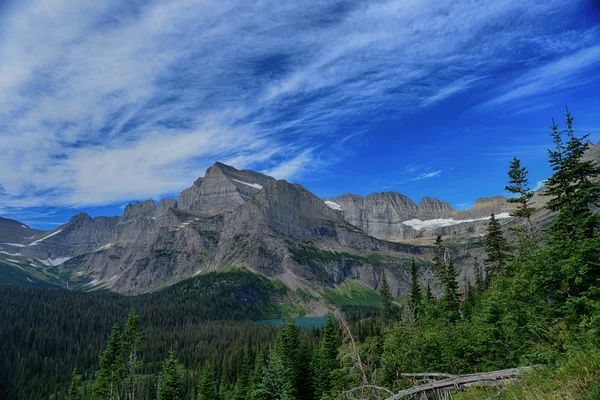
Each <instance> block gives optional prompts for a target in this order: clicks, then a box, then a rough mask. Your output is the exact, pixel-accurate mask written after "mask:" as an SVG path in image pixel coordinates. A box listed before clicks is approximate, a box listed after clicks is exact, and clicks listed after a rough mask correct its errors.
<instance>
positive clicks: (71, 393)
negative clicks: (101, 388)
mask: <svg viewBox="0 0 600 400" xmlns="http://www.w3.org/2000/svg"><path fill="white" fill-rule="evenodd" d="M65 400H81V396H80V395H79V375H77V368H74V369H73V377H72V378H71V386H69V390H68V391H67V396H66V397H65Z"/></svg>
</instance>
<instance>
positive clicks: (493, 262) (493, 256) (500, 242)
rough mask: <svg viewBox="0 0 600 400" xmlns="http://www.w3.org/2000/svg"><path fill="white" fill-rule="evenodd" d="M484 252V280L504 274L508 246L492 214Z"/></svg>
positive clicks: (498, 223) (507, 257) (508, 255)
mask: <svg viewBox="0 0 600 400" xmlns="http://www.w3.org/2000/svg"><path fill="white" fill-rule="evenodd" d="M484 245H485V252H486V254H487V258H486V260H485V262H486V264H487V265H486V280H489V279H491V278H492V277H493V276H494V275H498V274H500V273H502V272H504V269H505V267H506V264H507V262H508V259H509V257H510V254H509V250H510V246H509V244H508V242H507V241H506V239H505V238H504V236H503V235H502V228H501V226H500V222H498V220H497V219H496V216H495V215H494V214H492V215H491V217H490V222H489V224H488V229H487V235H486V237H485V243H484Z"/></svg>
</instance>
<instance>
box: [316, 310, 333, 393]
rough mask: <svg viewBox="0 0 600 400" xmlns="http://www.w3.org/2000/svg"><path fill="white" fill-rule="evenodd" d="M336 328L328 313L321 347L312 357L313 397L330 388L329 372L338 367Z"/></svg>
mask: <svg viewBox="0 0 600 400" xmlns="http://www.w3.org/2000/svg"><path fill="white" fill-rule="evenodd" d="M338 342H339V339H338V330H337V326H336V323H335V320H334V319H333V317H332V316H331V315H330V316H329V318H328V319H327V323H326V324H325V326H324V327H323V340H322V341H321V347H320V348H318V349H317V350H316V351H315V353H314V358H313V371H314V372H313V387H314V398H315V399H320V398H321V396H323V395H324V394H325V393H327V392H329V391H330V390H331V388H332V381H331V372H332V371H333V370H334V369H336V368H337V367H338V360H337V355H338V346H339V343H338Z"/></svg>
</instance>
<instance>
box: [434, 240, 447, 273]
mask: <svg viewBox="0 0 600 400" xmlns="http://www.w3.org/2000/svg"><path fill="white" fill-rule="evenodd" d="M434 246H435V247H434V252H433V265H434V267H435V273H436V275H437V276H438V278H439V279H440V282H441V283H442V284H444V279H446V265H445V264H446V263H445V260H444V255H445V254H446V249H445V248H444V244H443V241H442V236H441V235H438V236H437V237H436V238H435V243H434Z"/></svg>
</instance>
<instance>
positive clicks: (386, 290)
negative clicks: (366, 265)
mask: <svg viewBox="0 0 600 400" xmlns="http://www.w3.org/2000/svg"><path fill="white" fill-rule="evenodd" d="M379 293H380V295H381V323H382V325H383V326H384V327H387V326H389V325H390V324H391V322H392V307H393V305H392V301H393V299H394V298H393V297H392V292H391V289H390V285H389V284H388V281H387V277H386V276H385V269H382V270H381V284H380V286H379Z"/></svg>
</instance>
